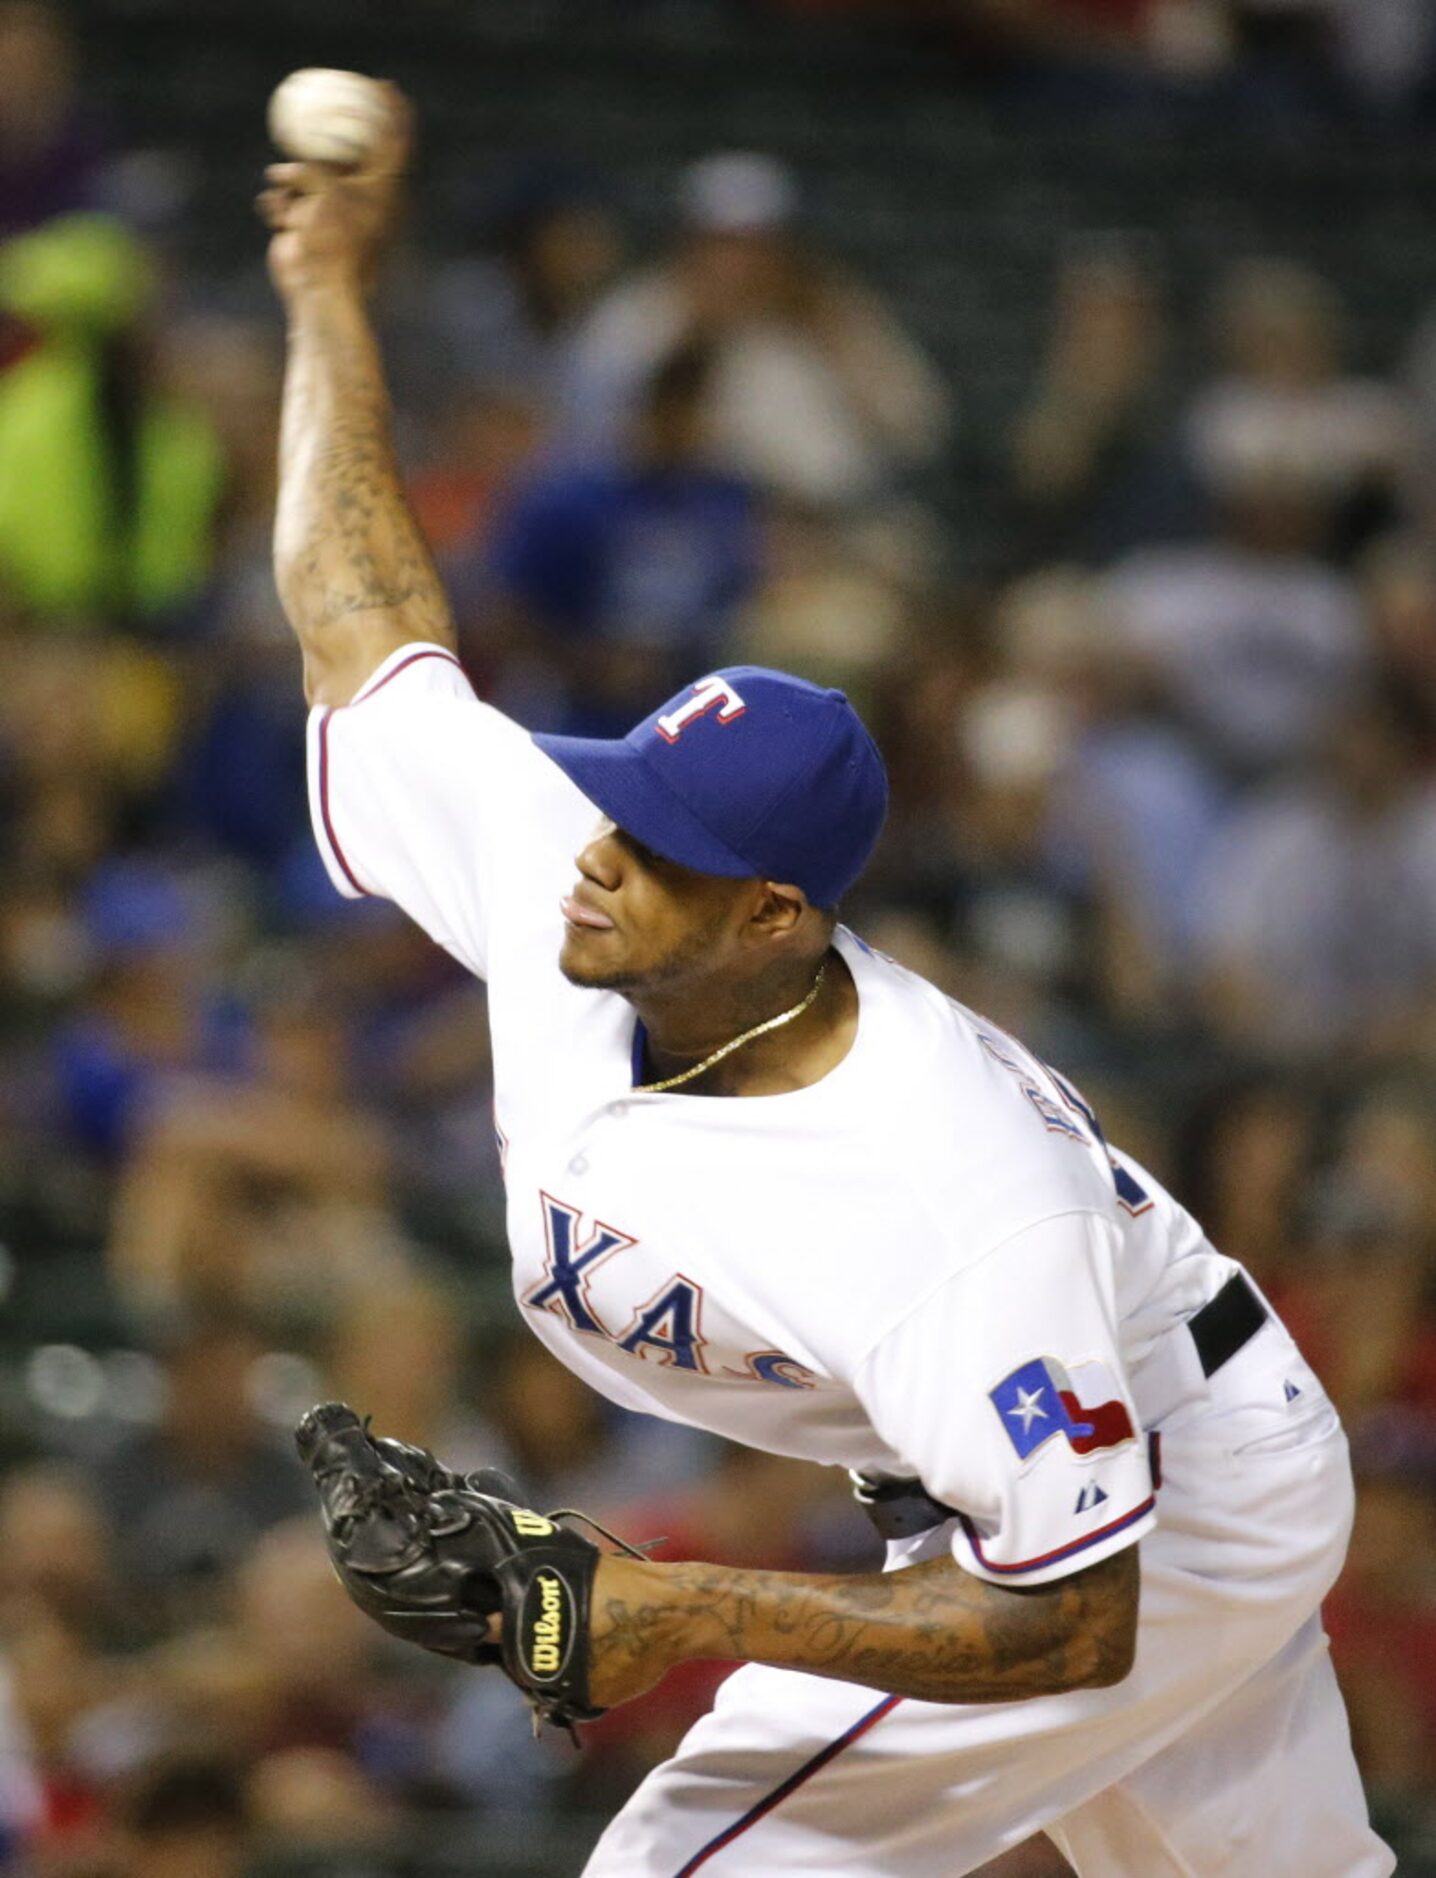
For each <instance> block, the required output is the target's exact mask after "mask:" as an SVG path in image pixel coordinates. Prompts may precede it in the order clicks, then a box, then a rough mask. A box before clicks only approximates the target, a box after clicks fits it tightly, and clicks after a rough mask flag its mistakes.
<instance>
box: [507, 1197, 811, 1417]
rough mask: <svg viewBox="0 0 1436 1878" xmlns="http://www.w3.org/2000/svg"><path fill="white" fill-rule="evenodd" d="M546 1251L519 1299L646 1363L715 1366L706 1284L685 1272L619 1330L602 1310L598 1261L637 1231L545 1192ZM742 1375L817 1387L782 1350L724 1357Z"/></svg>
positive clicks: (703, 1370) (727, 1369)
mask: <svg viewBox="0 0 1436 1878" xmlns="http://www.w3.org/2000/svg"><path fill="white" fill-rule="evenodd" d="M539 1203H540V1205H541V1207H542V1209H543V1220H544V1239H545V1243H546V1245H547V1248H548V1249H547V1253H546V1256H545V1258H544V1276H543V1278H542V1279H541V1280H540V1281H539V1283H538V1284H536V1285H532V1286H531V1287H530V1288H529V1289H528V1290H527V1291H526V1292H525V1293H524V1295H523V1297H522V1298H521V1300H520V1302H521V1303H522V1304H524V1305H526V1306H527V1308H528V1309H529V1310H531V1311H552V1312H553V1313H554V1315H555V1316H557V1317H560V1318H562V1320H563V1321H564V1323H566V1324H567V1325H568V1327H569V1329H570V1330H574V1331H578V1332H581V1333H582V1334H583V1335H585V1336H590V1337H602V1338H604V1339H605V1340H606V1341H607V1342H609V1343H611V1344H613V1345H614V1346H615V1347H616V1348H617V1349H620V1350H622V1351H624V1352H625V1353H626V1354H627V1355H629V1356H635V1357H638V1358H639V1359H640V1361H643V1362H658V1363H661V1364H662V1365H663V1367H664V1368H665V1369H687V1370H692V1371H694V1372H695V1373H696V1374H698V1375H703V1376H707V1375H710V1374H712V1373H713V1372H712V1371H711V1370H710V1369H709V1366H708V1364H707V1362H706V1361H705V1360H704V1355H703V1352H704V1348H705V1346H706V1344H707V1342H708V1339H707V1338H706V1337H705V1336H704V1334H703V1287H702V1286H701V1285H700V1284H697V1283H695V1281H694V1280H693V1279H691V1278H688V1277H685V1276H684V1274H683V1273H682V1272H675V1273H674V1274H673V1276H672V1277H671V1278H670V1279H668V1280H667V1281H666V1282H665V1283H663V1284H661V1285H660V1286H659V1287H658V1289H657V1290H656V1291H655V1292H654V1293H653V1295H652V1296H651V1297H649V1298H645V1299H644V1300H643V1301H642V1302H641V1303H638V1304H636V1305H635V1306H634V1307H633V1310H632V1315H631V1316H630V1318H629V1320H628V1322H627V1323H626V1324H625V1325H624V1326H623V1327H622V1328H621V1329H617V1330H615V1329H612V1328H610V1326H609V1325H608V1324H606V1323H605V1322H604V1321H603V1319H602V1317H601V1316H600V1315H599V1312H598V1308H597V1306H596V1305H595V1304H594V1301H593V1298H592V1296H591V1294H590V1291H589V1285H590V1283H591V1281H592V1279H593V1277H594V1275H595V1273H596V1272H597V1271H598V1268H599V1267H600V1266H601V1265H603V1264H604V1263H605V1262H606V1261H607V1260H609V1259H610V1258H613V1257H615V1256H616V1255H617V1254H618V1253H621V1252H625V1251H627V1250H628V1248H629V1247H630V1246H635V1245H637V1244H638V1241H637V1239H635V1238H634V1237H633V1236H632V1234H630V1233H625V1232H620V1231H619V1230H618V1229H617V1228H616V1227H614V1226H607V1225H605V1224H604V1223H603V1221H602V1220H595V1221H594V1222H593V1223H592V1224H591V1225H590V1226H589V1227H588V1229H587V1230H585V1229H584V1219H583V1215H582V1213H581V1212H580V1211H579V1209H578V1208H577V1207H573V1206H569V1205H568V1204H567V1203H566V1202H565V1201H563V1200H558V1199H555V1198H554V1196H553V1195H552V1194H551V1193H540V1195H539ZM718 1373H719V1374H720V1375H723V1376H726V1377H729V1378H730V1379H731V1380H733V1381H735V1382H759V1383H767V1384H769V1385H770V1386H772V1387H774V1388H779V1389H810V1388H811V1387H812V1386H813V1373H812V1371H811V1370H810V1369H807V1368H806V1367H805V1366H804V1365H803V1364H802V1363H799V1362H798V1361H797V1360H796V1359H795V1358H793V1357H791V1356H788V1355H787V1354H786V1353H785V1352H784V1351H782V1350H753V1351H750V1352H749V1353H748V1354H747V1355H745V1356H744V1358H743V1366H742V1368H739V1369H735V1368H734V1367H732V1366H731V1365H730V1364H724V1365H723V1366H722V1367H721V1369H720V1370H719V1371H718Z"/></svg>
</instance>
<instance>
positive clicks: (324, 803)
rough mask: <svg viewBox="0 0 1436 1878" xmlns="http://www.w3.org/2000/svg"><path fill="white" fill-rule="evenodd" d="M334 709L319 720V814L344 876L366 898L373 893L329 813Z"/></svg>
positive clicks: (370, 897)
mask: <svg viewBox="0 0 1436 1878" xmlns="http://www.w3.org/2000/svg"><path fill="white" fill-rule="evenodd" d="M333 715H334V713H333V711H326V712H325V713H324V715H323V717H321V718H320V720H319V814H320V817H321V819H322V820H323V823H324V833H325V835H326V836H327V837H328V840H329V845H330V847H331V848H332V849H333V850H334V858H335V860H336V861H337V862H338V863H339V865H340V867H342V868H343V870H344V878H345V879H346V880H347V881H348V882H349V885H350V886H351V887H352V888H353V889H354V891H355V893H359V894H362V895H363V896H364V898H365V899H366V900H369V899H372V898H373V895H372V894H371V893H370V892H369V889H368V888H367V887H366V886H365V885H364V883H363V882H362V881H361V880H359V879H358V877H357V876H356V875H355V872H354V869H353V868H352V867H351V866H350V865H349V863H348V861H347V860H346V859H345V858H344V850H343V848H341V847H340V845H339V837H338V835H336V834H335V832H334V819H333V817H332V816H331V815H330V813H329V720H330V718H331V717H333Z"/></svg>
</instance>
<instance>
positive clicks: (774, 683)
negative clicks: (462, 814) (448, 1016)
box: [534, 665, 888, 907]
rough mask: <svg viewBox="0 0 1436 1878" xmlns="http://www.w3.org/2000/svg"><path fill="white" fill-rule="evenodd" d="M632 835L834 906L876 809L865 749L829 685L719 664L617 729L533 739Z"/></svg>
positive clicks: (848, 710) (703, 864)
mask: <svg viewBox="0 0 1436 1878" xmlns="http://www.w3.org/2000/svg"><path fill="white" fill-rule="evenodd" d="M534 742H535V743H536V744H537V745H538V747H539V748H540V749H541V750H542V751H544V752H545V754H546V755H548V756H550V757H552V759H553V760H554V762H555V763H557V764H558V766H559V768H560V769H561V770H563V772H564V774H565V775H567V776H568V777H570V778H571V779H572V781H573V782H575V783H576V784H577V785H578V787H579V788H580V789H581V790H582V791H583V793H584V794H585V795H586V796H587V797H588V799H589V801H590V802H592V803H593V804H594V805H595V806H596V807H597V808H599V809H601V810H602V811H603V813H604V814H605V815H606V816H608V818H609V820H610V821H612V822H615V823H616V824H617V825H618V826H619V827H620V828H622V829H623V830H624V831H625V832H626V833H628V834H630V835H632V836H633V838H634V840H635V841H640V842H642V843H643V845H644V847H646V848H652V850H653V851H654V853H655V854H661V855H663V856H664V858H665V859H666V860H670V861H677V862H678V863H679V864H680V866H683V867H691V868H693V869H694V870H695V871H696V872H698V873H700V874H723V875H728V876H731V877H733V878H736V879H743V878H747V877H749V876H756V877H757V878H759V879H761V880H779V881H791V882H792V883H793V885H794V886H797V887H801V888H802V889H803V892H804V893H805V894H806V895H807V896H808V899H809V900H810V901H811V903H812V904H813V905H814V906H820V907H829V906H836V905H837V903H838V901H839V900H840V899H841V898H842V896H843V895H844V894H845V893H846V892H847V890H848V888H849V887H851V886H852V884H853V882H854V881H855V880H856V879H857V877H858V875H859V874H861V872H862V871H863V868H864V867H865V866H866V865H867V860H868V856H869V855H870V854H871V853H872V851H873V845H874V843H875V842H876V841H877V838H878V832H879V830H880V829H881V828H882V825H883V817H884V816H885V815H886V813H887V804H888V783H887V772H886V771H885V770H884V768H883V760H882V758H881V757H880V756H879V755H878V749H877V745H876V744H875V743H874V742H873V740H872V738H871V737H870V736H869V735H868V732H867V729H866V727H865V726H864V724H863V721H862V719H861V718H860V717H859V716H858V714H857V712H856V711H855V710H854V709H853V707H852V705H851V704H849V702H848V700H847V698H846V697H845V696H844V694H843V693H842V692H841V691H827V690H824V689H823V687H822V686H820V685H810V684H809V683H808V682H807V680H806V679H802V678H793V677H791V676H790V675H789V674H788V673H787V672H770V671H767V670H765V669H764V668H763V667H762V666H760V665H733V666H729V667H728V668H727V669H725V670H724V671H721V672H713V673H711V674H710V675H709V676H708V677H707V678H700V679H699V680H698V682H697V684H695V685H692V686H690V687H689V689H688V690H687V691H680V692H679V694H678V696H677V697H675V698H670V699H669V701H668V703H667V704H665V705H662V706H661V707H660V708H659V709H658V710H656V711H655V712H654V713H653V714H652V716H651V717H645V718H644V720H643V722H642V723H641V724H639V725H637V726H636V728H634V729H633V730H631V731H629V733H628V735H627V736H626V737H554V736H548V735H539V736H535V738H534Z"/></svg>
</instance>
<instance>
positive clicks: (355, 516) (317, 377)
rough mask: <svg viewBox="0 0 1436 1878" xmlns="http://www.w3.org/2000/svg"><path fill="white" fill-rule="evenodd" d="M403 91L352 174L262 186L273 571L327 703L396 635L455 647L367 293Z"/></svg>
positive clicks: (300, 166) (389, 214) (293, 176)
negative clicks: (371, 160)
mask: <svg viewBox="0 0 1436 1878" xmlns="http://www.w3.org/2000/svg"><path fill="white" fill-rule="evenodd" d="M393 100H394V135H393V139H392V141H391V142H390V144H389V145H388V146H387V148H386V150H385V152H384V153H383V157H382V160H380V161H378V162H376V163H375V164H374V165H373V166H372V167H370V168H368V169H366V170H364V171H362V172H353V173H347V172H338V171H335V170H333V169H330V168H326V167H324V166H321V165H315V164H304V163H281V164H276V165H274V167H273V168H271V170H270V171H269V173H268V177H269V187H268V189H267V190H266V191H265V193H264V194H263V196H262V197H261V198H260V210H261V213H262V214H263V216H264V218H265V220H266V221H267V222H268V224H269V226H270V227H271V228H272V229H273V230H274V235H273V239H272V241H271V242H270V250H269V267H270V274H271V276H272V278H273V280H274V284H275V287H276V289H277V290H278V292H279V296H280V298H281V300H282V301H283V303H284V308H285V312H286V315H287V317H288V325H289V353H288V362H287V365H286V370H285V380H284V412H283V422H282V427H281V434H280V453H279V471H280V479H279V503H278V509H277V512H276V517H275V528H274V568H275V578H276V581H277V584H278V587H279V596H280V599H281V601H282V602H283V605H284V610H285V612H286V613H287V615H288V617H289V621H290V624H291V625H292V626H293V627H294V630H295V632H296V634H297V635H298V638H299V643H300V646H301V648H302V650H303V653H304V682H305V690H306V693H307V695H308V697H309V699H310V702H311V703H316V704H344V703H347V702H348V700H349V699H350V698H351V697H353V695H354V693H355V692H356V691H357V690H358V688H359V687H360V685H362V684H363V683H364V681H365V679H366V678H368V677H369V676H370V674H371V673H372V672H373V671H374V670H375V668H376V667H377V666H378V665H379V664H380V663H381V662H382V661H383V660H384V659H385V658H387V657H388V656H389V654H390V653H392V652H393V651H394V650H395V649H396V648H398V647H399V646H402V645H406V644H410V643H412V642H413V641H415V640H426V641H430V642H432V643H435V644H438V645H443V646H450V647H451V646H452V644H453V638H454V633H453V623H452V620H451V618H450V613H449V606H448V601H447V599H446V597H445V594H444V590H443V587H442V585H441V584H440V581H439V577H438V573H437V571H436V570H435V567H434V563H433V557H432V556H431V554H430V552H429V548H428V545H427V543H426V542H425V540H424V537H423V535H422V533H421V532H420V529H419V525H418V523H417V522H416V521H415V519H414V515H413V512H412V510H411V509H410V507H409V503H408V498H407V497H406V495H405V493H404V488H403V484H402V482H401V480H400V477H399V471H398V465H397V463H396V461H395V456H394V446H393V439H392V435H391V418H390V407H389V396H388V391H387V389H386V386H385V383H384V373H383V366H382V363H381V360H380V355H379V347H378V344H377V342H376V340H375V337H374V332H373V329H372V327H371V325H370V322H369V317H368V313H367V311H366V305H365V302H366V296H367V290H368V285H369V282H370V280H371V278H372V275H373V271H374V266H375V262H376V260H377V257H378V254H379V251H380V249H381V248H382V246H383V243H384V240H385V237H386V235H387V233H388V230H389V228H390V226H391V225H392V222H393V219H394V214H395V204H396V199H397V192H398V177H399V172H400V171H401V170H402V167H403V161H404V153H405V150H406V148H407V141H408V131H407V107H406V106H405V104H404V102H403V100H402V98H401V97H400V96H399V94H398V93H397V92H395V93H394V94H393Z"/></svg>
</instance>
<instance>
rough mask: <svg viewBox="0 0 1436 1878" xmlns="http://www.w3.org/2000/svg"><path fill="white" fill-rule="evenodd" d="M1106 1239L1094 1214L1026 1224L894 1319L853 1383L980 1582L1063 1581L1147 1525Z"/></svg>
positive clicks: (1114, 1246)
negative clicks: (943, 1509) (939, 1508)
mask: <svg viewBox="0 0 1436 1878" xmlns="http://www.w3.org/2000/svg"><path fill="white" fill-rule="evenodd" d="M1118 1244H1119V1238H1118V1234H1117V1231H1116V1228H1115V1227H1114V1226H1113V1225H1112V1223H1111V1222H1110V1221H1108V1220H1105V1219H1103V1218H1102V1217H1101V1215H1099V1214H1096V1213H1086V1212H1074V1213H1064V1214H1061V1215H1058V1216H1056V1217H1053V1218H1049V1219H1045V1220H1043V1221H1041V1222H1040V1223H1038V1224H1036V1225H1032V1226H1029V1227H1027V1228H1026V1229H1025V1230H1023V1231H1021V1232H1019V1233H1017V1234H1016V1235H1015V1236H1014V1237H1012V1238H1011V1239H1009V1240H1007V1241H1006V1242H1005V1243H1004V1244H1003V1245H1001V1246H999V1247H998V1248H996V1249H995V1250H994V1251H993V1252H991V1253H989V1254H988V1255H987V1257H986V1258H984V1259H981V1260H979V1261H977V1262H976V1263H975V1264H974V1265H972V1266H969V1267H968V1268H966V1269H965V1270H963V1271H962V1272H960V1273H958V1274H957V1275H955V1276H953V1277H951V1278H949V1279H948V1280H947V1282H946V1283H945V1284H944V1285H942V1286H941V1287H940V1288H939V1289H938V1290H937V1291H936V1292H935V1293H934V1294H932V1295H931V1296H929V1297H928V1298H926V1299H925V1300H924V1301H923V1302H922V1303H921V1304H920V1305H918V1306H917V1307H916V1308H915V1309H914V1310H912V1311H910V1312H908V1314H907V1315H906V1316H905V1317H904V1318H903V1319H902V1320H901V1321H900V1322H899V1323H898V1324H897V1325H896V1327H895V1328H894V1329H893V1330H891V1331H889V1332H888V1333H887V1335H885V1336H884V1337H883V1338H882V1339H881V1340H880V1342H879V1343H878V1344H877V1345H876V1346H875V1348H874V1349H873V1350H872V1351H870V1352H869V1354H868V1356H867V1357H866V1358H865V1359H864V1362H863V1364H862V1366H861V1368H860V1369H859V1371H858V1374H857V1376H856V1377H855V1379H854V1380H855V1384H856V1387H857V1392H858V1395H859V1397H860V1398H861V1400H862V1402H863V1405H864V1407H865V1408H866V1410H867V1412H868V1415H869V1417H870V1418H871V1420H872V1423H873V1426H874V1428H875V1429H876V1430H877V1432H878V1433H879V1434H880V1435H881V1436H882V1437H883V1439H884V1440H885V1441H886V1442H887V1443H888V1445H889V1446H891V1447H892V1448H893V1449H894V1450H895V1451H896V1452H897V1453H898V1454H899V1455H901V1456H902V1457H903V1459H904V1462H905V1463H906V1464H907V1466H908V1467H910V1469H911V1471H912V1473H913V1474H914V1475H915V1476H916V1477H917V1478H918V1479H920V1480H921V1482H922V1484H923V1486H924V1487H925V1488H926V1490H927V1491H928V1493H930V1494H931V1495H932V1496H933V1497H934V1498H935V1499H937V1500H940V1501H942V1502H943V1504H944V1505H947V1506H950V1507H952V1508H953V1509H954V1511H956V1512H957V1514H958V1520H957V1523H956V1524H955V1526H954V1527H953V1529H952V1549H953V1553H954V1555H955V1556H956V1558H957V1561H958V1563H959V1564H960V1565H962V1566H964V1567H965V1568H966V1569H967V1570H968V1571H970V1572H972V1573H973V1574H975V1576H977V1577H979V1578H985V1579H987V1580H988V1581H989V1582H990V1583H993V1584H1012V1585H1036V1584H1045V1583H1047V1582H1048V1581H1049V1580H1052V1579H1056V1578H1062V1577H1065V1576H1066V1575H1067V1574H1068V1573H1070V1572H1075V1571H1081V1570H1083V1569H1085V1567H1087V1566H1089V1565H1094V1564H1096V1563H1097V1562H1098V1560H1100V1559H1103V1558H1106V1557H1107V1556H1108V1555H1109V1554H1111V1553H1113V1552H1118V1551H1120V1550H1121V1549H1122V1548H1123V1547H1124V1546H1127V1545H1130V1544H1132V1542H1133V1541H1134V1540H1136V1539H1139V1538H1141V1536H1142V1534H1143V1533H1144V1532H1147V1531H1148V1530H1150V1528H1151V1527H1152V1526H1153V1525H1154V1524H1155V1519H1156V1514H1155V1505H1156V1501H1155V1495H1154V1493H1153V1487H1152V1476H1151V1469H1150V1466H1149V1463H1148V1453H1147V1443H1146V1440H1145V1438H1144V1435H1143V1431H1142V1429H1141V1427H1140V1426H1139V1424H1138V1421H1137V1415H1136V1410H1135V1409H1134V1407H1133V1405H1132V1397H1131V1392H1130V1389H1129V1388H1128V1385H1127V1381H1126V1377H1125V1375H1124V1373H1123V1368H1122V1363H1121V1358H1120V1355H1119V1350H1118V1343H1117V1332H1116V1317H1115V1310H1114V1302H1113V1294H1114V1263H1115V1259H1116V1256H1117V1250H1118Z"/></svg>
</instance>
